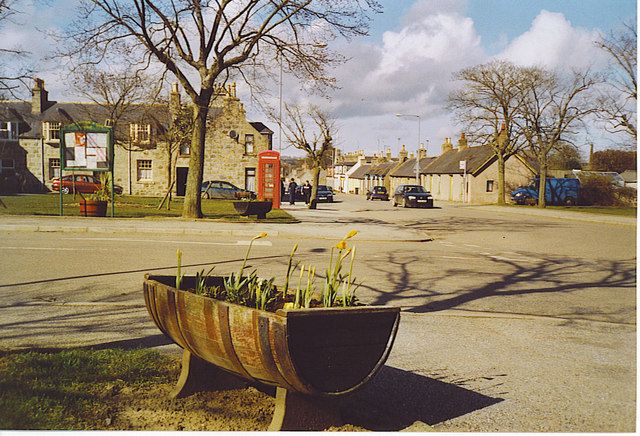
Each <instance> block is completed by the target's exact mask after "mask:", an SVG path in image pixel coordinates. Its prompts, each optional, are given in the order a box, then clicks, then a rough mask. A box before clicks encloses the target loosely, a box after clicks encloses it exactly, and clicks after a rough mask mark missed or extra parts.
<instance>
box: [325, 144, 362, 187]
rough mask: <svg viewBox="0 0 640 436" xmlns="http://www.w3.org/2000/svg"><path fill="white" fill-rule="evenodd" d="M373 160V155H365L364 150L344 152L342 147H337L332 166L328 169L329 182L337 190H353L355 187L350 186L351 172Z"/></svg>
mask: <svg viewBox="0 0 640 436" xmlns="http://www.w3.org/2000/svg"><path fill="white" fill-rule="evenodd" d="M371 160H372V156H365V154H364V151H362V150H359V151H355V152H351V153H344V154H343V153H342V152H341V151H340V149H335V158H334V162H333V165H332V168H330V169H327V183H328V184H329V185H331V186H332V187H333V189H334V190H335V191H337V192H353V188H351V189H350V188H349V176H350V174H351V173H352V172H353V171H355V170H356V169H357V168H358V167H359V166H360V165H362V164H363V163H367V162H368V163H370V162H371ZM354 167H355V168H354Z"/></svg>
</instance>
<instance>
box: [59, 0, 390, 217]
mask: <svg viewBox="0 0 640 436" xmlns="http://www.w3.org/2000/svg"><path fill="white" fill-rule="evenodd" d="M83 4H84V12H83V15H82V16H81V17H80V19H79V20H78V21H77V22H75V23H73V25H72V26H71V27H70V28H69V36H70V37H71V38H72V39H73V40H75V41H76V46H75V50H72V51H70V52H69V53H68V54H71V55H74V54H75V55H91V56H92V58H93V61H100V59H101V58H103V57H105V56H107V55H108V54H109V51H110V49H111V46H112V44H114V43H118V42H120V41H124V40H127V41H135V42H136V43H137V44H138V45H139V47H141V50H142V52H141V53H137V54H138V55H139V58H140V60H141V62H143V63H145V64H148V63H150V62H151V61H152V60H154V61H156V62H159V63H160V64H162V65H163V66H164V68H166V69H167V70H168V71H170V72H171V73H172V74H173V75H174V76H175V77H176V78H177V79H178V81H179V82H180V84H181V85H182V87H183V88H184V90H185V92H186V93H187V94H188V95H189V97H190V98H191V100H192V102H193V114H192V117H193V121H194V129H193V136H192V146H191V157H190V162H189V175H188V178H187V192H186V196H185V202H184V209H183V216H185V217H202V210H201V197H200V185H201V183H202V178H203V172H204V146H205V135H206V124H207V115H208V111H209V106H210V103H211V100H212V98H213V97H214V95H215V92H214V91H215V85H216V81H226V78H227V77H229V75H230V74H233V73H234V72H237V73H239V74H242V69H243V67H245V66H246V65H247V63H249V62H254V63H256V64H259V63H260V62H264V59H265V56H266V59H268V58H271V59H274V58H275V54H276V53H278V54H279V55H280V56H281V57H282V58H283V59H284V60H285V62H286V65H287V67H288V68H290V69H291V70H293V72H294V73H297V75H298V76H299V77H305V78H307V79H311V80H316V81H319V82H327V80H326V78H327V74H326V69H325V68H326V66H327V65H328V64H329V63H330V62H331V61H332V60H334V59H335V56H334V54H333V53H331V52H330V51H329V50H328V48H327V45H326V44H325V42H326V40H327V39H331V38H334V37H336V36H344V37H350V36H357V35H365V34H366V30H367V12H369V11H376V10H379V8H380V6H379V5H378V3H377V2H376V0H341V1H339V2H335V1H333V0H244V1H232V0H216V1H213V0H204V1H203V0H129V1H120V0H83ZM133 54H136V52H135V49H134V53H133ZM271 64H272V62H271ZM266 65H269V63H266ZM221 79H222V80H221ZM245 79H246V77H245Z"/></svg>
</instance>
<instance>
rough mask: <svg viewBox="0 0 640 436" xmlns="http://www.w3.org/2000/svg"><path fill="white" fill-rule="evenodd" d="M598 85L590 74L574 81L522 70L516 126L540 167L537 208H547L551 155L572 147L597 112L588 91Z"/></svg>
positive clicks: (537, 70) (580, 74)
mask: <svg viewBox="0 0 640 436" xmlns="http://www.w3.org/2000/svg"><path fill="white" fill-rule="evenodd" d="M596 83H597V80H596V79H595V78H594V77H593V76H592V75H591V74H590V73H589V72H574V73H573V74H572V75H571V77H569V78H563V77H560V76H559V74H558V73H553V72H550V71H546V70H543V69H540V68H528V69H523V80H522V85H521V86H522V94H523V96H524V99H523V104H522V105H521V108H520V111H519V114H518V116H517V117H516V119H515V122H516V124H519V125H520V126H519V127H520V131H521V132H522V134H523V136H524V138H525V141H526V146H527V149H528V150H527V151H528V152H530V153H531V154H532V155H533V156H534V157H535V158H536V160H537V162H538V165H539V173H538V175H539V177H540V185H539V191H538V192H539V193H540V195H539V196H538V207H542V208H543V207H546V199H545V193H546V179H547V170H548V168H549V157H550V154H551V153H552V152H553V151H555V150H557V149H558V148H560V147H561V146H562V145H563V144H567V143H571V137H572V136H573V135H575V134H576V133H577V131H576V129H577V128H578V127H579V126H580V125H582V123H583V121H584V119H585V118H586V117H587V116H588V115H590V114H592V113H594V112H595V111H596V109H595V108H594V107H593V106H592V105H591V104H590V99H589V98H588V97H589V95H588V91H590V90H591V89H592V88H593V86H594V85H595V84H596ZM573 201H577V198H574V199H573Z"/></svg>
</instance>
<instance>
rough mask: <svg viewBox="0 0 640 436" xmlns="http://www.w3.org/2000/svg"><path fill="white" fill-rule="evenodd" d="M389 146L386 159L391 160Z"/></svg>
mask: <svg viewBox="0 0 640 436" xmlns="http://www.w3.org/2000/svg"><path fill="white" fill-rule="evenodd" d="M391 157H392V156H391V147H387V160H391Z"/></svg>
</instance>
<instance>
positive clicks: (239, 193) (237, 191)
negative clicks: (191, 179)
mask: <svg viewBox="0 0 640 436" xmlns="http://www.w3.org/2000/svg"><path fill="white" fill-rule="evenodd" d="M200 194H201V195H202V196H203V197H204V198H218V199H226V200H239V199H243V198H248V199H250V200H253V199H255V198H256V193H255V192H253V191H247V190H246V189H242V188H238V187H237V186H236V185H234V184H232V183H229V182H224V181H222V180H212V181H209V182H204V183H202V186H200Z"/></svg>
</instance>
